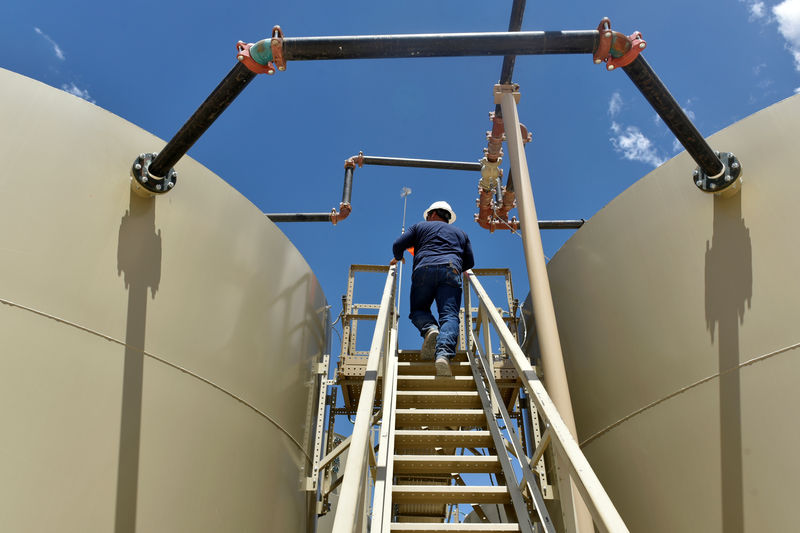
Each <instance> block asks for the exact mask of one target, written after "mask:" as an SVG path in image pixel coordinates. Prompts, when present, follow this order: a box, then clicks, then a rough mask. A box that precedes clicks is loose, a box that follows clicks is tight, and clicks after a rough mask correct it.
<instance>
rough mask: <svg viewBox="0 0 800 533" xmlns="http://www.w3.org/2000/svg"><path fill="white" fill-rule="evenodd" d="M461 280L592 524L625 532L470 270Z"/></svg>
mask: <svg viewBox="0 0 800 533" xmlns="http://www.w3.org/2000/svg"><path fill="white" fill-rule="evenodd" d="M464 279H465V284H464V289H465V291H468V290H470V287H471V288H472V289H473V290H474V291H475V294H476V295H477V296H478V300H479V301H480V302H481V304H482V307H483V311H484V312H486V313H487V314H488V317H489V321H490V322H491V323H492V325H493V326H494V329H495V331H496V332H497V334H498V335H499V337H500V341H501V342H502V343H503V345H504V346H505V348H506V353H508V354H509V359H511V361H512V363H513V364H514V367H515V368H516V370H517V373H518V375H519V377H520V379H521V380H522V384H523V386H524V387H525V390H526V392H527V393H528V395H529V396H530V398H531V400H533V402H534V403H535V404H536V408H537V409H538V410H539V414H540V415H541V416H542V418H543V419H544V421H545V422H546V424H547V425H548V426H549V428H548V431H549V432H550V435H551V439H550V445H551V446H555V450H556V452H558V453H557V454H556V455H558V456H560V457H562V458H563V459H564V461H563V462H564V466H565V467H566V468H567V469H568V470H569V473H570V475H571V477H572V480H573V481H574V482H575V484H576V486H577V488H578V491H579V492H580V494H581V496H582V497H583V500H584V502H585V503H586V505H587V506H588V507H589V512H590V513H591V515H592V518H593V519H594V523H595V525H596V526H597V528H598V529H599V530H600V531H601V532H612V533H618V532H619V533H623V532H627V531H628V528H627V527H626V526H625V522H623V520H622V517H621V516H620V515H619V513H618V512H617V510H616V508H615V507H614V504H613V503H612V502H611V499H610V498H609V497H608V494H607V493H606V491H605V489H604V488H603V486H602V485H601V484H600V480H599V479H598V478H597V476H596V475H595V473H594V471H593V470H592V467H591V466H590V465H589V462H588V461H587V460H586V457H585V456H584V455H583V452H582V451H581V449H580V447H579V446H578V443H577V441H576V440H575V439H574V438H573V437H572V434H571V433H570V431H569V429H568V428H567V426H566V424H565V423H564V421H563V420H562V418H561V415H560V414H559V413H558V410H557V409H556V406H555V404H554V403H553V401H552V400H551V399H550V396H549V395H548V394H547V391H546V390H545V388H544V385H542V382H541V381H540V380H539V378H538V376H537V375H536V372H535V371H534V369H533V367H532V366H531V364H530V362H529V361H528V359H527V357H525V354H524V353H523V352H522V349H521V348H520V347H519V345H518V344H517V342H516V340H515V339H514V336H513V335H512V334H511V331H510V330H509V329H508V326H507V325H506V323H505V322H504V321H503V318H502V317H501V316H500V314H499V313H498V312H497V308H496V307H495V306H494V304H492V301H491V299H489V296H488V294H486V291H485V290H484V289H483V286H482V285H481V283H480V282H479V281H478V279H477V277H476V276H475V275H474V274H472V271H471V270H470V271H467V272H465V273H464ZM540 453H541V450H537V454H540Z"/></svg>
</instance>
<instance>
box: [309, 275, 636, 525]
mask: <svg viewBox="0 0 800 533" xmlns="http://www.w3.org/2000/svg"><path fill="white" fill-rule="evenodd" d="M361 268H364V269H368V270H372V271H388V272H387V278H386V283H385V285H384V291H383V296H382V299H381V303H380V305H378V306H375V305H371V306H367V307H370V308H373V309H374V308H377V309H378V314H377V315H358V313H357V311H358V308H357V307H356V309H353V308H352V275H353V272H352V268H351V278H350V282H349V283H348V298H349V302H350V304H351V305H348V306H347V307H345V310H343V312H344V313H346V315H349V316H350V317H351V318H352V317H353V316H356V315H358V318H359V319H362V320H363V319H367V320H374V321H375V324H376V325H375V330H374V334H373V337H372V343H371V347H370V350H369V352H367V353H362V354H354V357H356V358H363V363H364V365H363V368H362V369H360V370H358V371H355V370H350V371H347V370H345V371H343V372H341V374H342V375H344V376H348V375H353V376H355V375H356V374H360V375H361V376H363V377H362V380H361V381H360V382H358V383H359V386H358V387H357V389H354V390H356V391H357V393H358V397H357V399H356V398H351V400H356V401H357V410H356V420H355V424H354V428H353V434H352V435H351V436H350V437H348V438H347V439H345V440H344V441H343V442H342V443H341V444H340V445H339V446H337V447H336V448H335V449H334V450H331V451H329V452H328V453H327V454H326V455H325V456H324V457H322V458H321V459H319V460H318V461H317V464H315V467H314V470H313V473H314V474H313V475H315V476H316V475H322V476H323V478H324V476H325V471H326V469H328V468H329V466H330V464H331V462H332V461H333V459H334V458H335V457H338V456H339V454H341V453H342V452H343V451H344V450H345V449H348V448H349V450H348V454H349V455H348V459H347V462H346V464H345V469H344V474H343V475H342V476H341V477H339V478H338V479H337V480H336V481H335V482H334V483H331V482H330V479H329V478H328V481H327V482H325V481H323V483H322V486H323V491H322V492H325V491H326V490H327V491H328V492H329V491H330V490H331V487H332V486H334V485H336V486H338V485H341V489H340V490H341V493H340V496H339V500H338V504H337V508H336V514H335V519H334V523H333V531H334V532H337V533H339V532H348V533H349V532H352V531H367V528H368V526H367V524H368V523H369V530H370V531H372V532H379V531H380V532H386V533H388V532H390V531H403V532H420V533H421V532H430V531H484V532H504V531H521V532H530V533H533V532H539V531H548V532H551V531H553V532H554V531H557V530H567V531H573V530H575V526H574V523H572V522H570V520H569V519H568V517H569V515H570V513H571V512H572V509H571V507H572V502H571V496H570V494H571V490H570V489H569V478H571V479H572V480H573V482H575V483H576V485H577V487H578V490H579V491H580V493H581V496H582V497H583V499H584V501H585V502H586V503H587V505H588V507H589V510H590V511H591V513H592V516H593V518H594V522H595V525H596V526H597V528H598V529H599V530H600V531H627V529H626V528H625V525H624V523H623V522H622V520H621V518H620V517H619V515H618V514H617V512H616V510H615V509H614V507H613V505H612V504H611V502H610V500H609V499H608V496H607V495H606V494H605V492H604V491H603V489H602V486H600V483H599V481H598V480H597V478H596V476H595V475H594V473H593V472H592V470H591V467H589V465H588V462H586V459H585V458H584V457H583V455H582V453H581V452H580V449H579V448H578V445H577V443H576V442H575V441H574V439H572V436H571V435H570V434H569V431H568V430H567V429H566V426H564V423H563V421H561V419H560V417H559V416H558V413H557V412H556V410H555V407H554V406H553V404H552V402H551V401H550V399H549V397H548V396H547V393H546V392H545V391H544V388H543V386H542V385H541V382H540V381H539V379H538V377H537V376H536V373H535V371H534V369H533V368H532V367H531V365H530V363H529V362H528V360H527V358H526V357H525V356H524V354H522V350H521V349H520V347H519V344H518V343H517V340H516V338H515V336H514V334H513V333H512V332H511V331H510V330H509V328H508V326H507V324H506V322H508V321H509V316H505V317H504V316H502V315H501V313H500V312H499V311H498V309H497V308H495V307H494V306H493V304H492V302H491V300H490V299H489V297H488V295H487V294H486V292H485V290H484V289H483V287H482V285H481V284H480V282H479V281H478V279H477V277H476V276H475V275H474V274H473V273H472V272H468V273H466V274H465V277H464V280H465V283H464V309H465V310H466V311H465V312H464V318H463V320H462V324H463V332H464V335H463V337H464V341H465V342H463V344H462V347H464V346H465V347H466V348H467V349H466V350H464V351H461V352H459V353H458V354H457V356H456V358H455V359H454V361H453V362H452V364H451V370H452V371H453V377H450V378H445V377H437V376H435V371H434V367H433V362H432V361H420V360H419V352H418V351H399V352H398V350H397V320H396V313H395V305H394V292H395V287H396V283H395V278H396V270H395V267H391V268H388V267H369V266H361ZM507 287H510V278H509V281H508V282H507ZM473 291H474V292H475V294H476V295H477V302H478V305H477V307H475V308H473V307H472V305H471V300H472V292H473ZM511 301H512V297H511V296H510V293H509V304H511ZM353 311H355V312H353ZM475 312H477V317H476V316H475ZM511 318H512V319H513V315H512V316H511ZM490 328H493V329H490ZM353 329H355V328H354V327H353ZM490 331H494V332H495V333H496V334H497V335H498V337H499V340H500V343H501V345H502V347H503V349H502V350H501V352H500V353H498V354H493V353H492V352H493V350H492V339H491V333H490ZM481 341H482V342H481ZM342 342H343V346H345V345H349V344H348V343H349V342H350V341H349V338H348V337H347V336H346V337H345V338H344V339H343V341H342ZM352 348H353V352H355V350H354V348H355V346H354V341H353V345H352ZM351 357H352V356H351ZM359 362H361V361H359ZM340 363H341V362H340ZM343 379H344V380H345V381H346V379H348V378H347V377H345V378H343ZM343 390H345V389H344V387H343ZM521 390H522V391H524V394H525V398H527V399H529V400H530V402H529V403H527V405H528V407H529V409H527V410H526V409H522V407H523V405H526V402H524V401H523V399H522V398H521V397H520V394H519V392H520V391H521ZM344 394H345V396H346V395H347V394H348V393H347V392H346V390H345V392H344ZM350 395H351V396H355V394H354V393H353V390H351V391H350ZM320 403H321V404H322V403H323V402H322V401H321V402H320ZM514 406H519V408H517V409H516V410H514V409H513V408H514ZM333 412H334V408H333V406H331V413H333ZM331 416H332V415H331ZM523 420H524V423H522V422H523ZM540 421H541V422H542V423H543V426H544V427H545V430H544V431H543V432H542V431H540V428H541V426H540V425H539V423H540ZM378 422H380V425H379V426H378V427H377V430H375V429H373V426H374V425H375V424H376V423H378ZM498 422H499V423H498ZM501 424H502V425H501ZM329 425H330V424H329ZM525 426H527V427H528V428H530V433H531V434H532V435H533V438H529V439H527V440H528V442H527V443H526V439H525V433H524V432H522V431H518V430H517V429H518V428H523V427H525ZM318 440H319V439H318ZM376 441H377V447H376V446H375V443H376ZM526 444H527V446H526ZM534 447H535V449H533V450H531V449H530V448H534ZM548 447H549V448H550V453H549V455H550V460H551V461H552V460H553V459H555V461H556V463H558V468H557V469H556V468H551V469H550V470H551V471H552V472H555V471H556V470H557V471H559V472H561V474H562V475H560V476H557V477H558V478H559V479H558V485H559V490H558V492H560V494H561V496H560V507H561V510H562V513H561V514H562V516H563V517H564V518H563V519H562V518H561V516H559V517H557V523H554V522H553V520H552V519H551V517H550V514H549V511H548V507H547V506H546V505H545V499H551V498H552V497H553V487H551V486H550V485H549V483H548V477H547V476H548V473H547V471H546V470H545V467H544V452H545V449H547V448H548ZM376 450H377V452H376ZM459 450H460V451H461V453H457V452H458V451H459ZM481 474H483V476H480V475H481ZM486 474H489V475H491V476H494V479H495V480H496V483H487V482H486V480H487V479H489V478H487V477H486ZM565 474H568V475H565ZM477 477H482V478H483V479H478V480H477V481H476V478H477ZM309 486H311V483H309ZM313 486H314V490H316V488H317V484H316V480H315V481H314V484H313ZM371 486H372V487H374V490H370V487H371ZM309 490H310V489H309ZM463 505H466V506H467V508H469V506H471V507H472V509H474V513H472V515H473V516H471V520H474V522H473V521H471V522H461V521H460V519H459V517H458V516H456V520H455V521H451V518H452V512H451V511H452V509H456V510H459V509H460V507H459V506H463ZM556 508H558V506H556ZM459 513H460V511H459Z"/></svg>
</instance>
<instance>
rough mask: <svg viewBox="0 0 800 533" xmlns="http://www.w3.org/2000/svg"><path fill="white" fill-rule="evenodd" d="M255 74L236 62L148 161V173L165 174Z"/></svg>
mask: <svg viewBox="0 0 800 533" xmlns="http://www.w3.org/2000/svg"><path fill="white" fill-rule="evenodd" d="M255 77H256V75H255V73H253V72H250V71H249V70H248V69H247V67H245V66H244V65H242V64H241V63H237V64H236V66H234V67H233V68H232V69H231V71H230V72H229V73H228V75H227V76H225V78H224V79H223V80H222V81H221V82H220V83H219V85H217V87H216V88H215V89H214V90H213V91H212V92H211V94H210V95H208V98H206V99H205V101H204V102H203V103H202V104H201V105H200V107H198V108H197V111H195V112H194V114H193V115H192V116H191V117H189V120H187V121H186V123H185V124H184V125H183V127H182V128H181V129H180V130H178V133H176V134H175V136H174V137H172V139H171V140H170V141H169V142H168V143H167V145H166V146H165V147H164V148H163V149H162V150H161V151H160V152H159V153H158V155H157V156H156V158H155V159H154V160H153V162H152V163H150V173H151V174H153V175H154V176H158V177H164V176H166V175H167V172H169V169H171V168H172V167H174V166H175V164H176V163H177V162H178V160H180V158H181V157H183V155H184V154H185V153H186V152H188V151H189V148H191V147H192V145H193V144H194V143H195V142H197V139H199V138H200V137H201V136H202V135H203V134H204V133H205V132H206V130H207V129H208V128H209V127H210V126H211V124H213V123H214V121H215V120H217V117H219V116H220V115H221V114H222V112H223V111H225V109H226V108H227V107H228V106H229V105H230V103H231V102H233V101H234V100H235V99H236V97H237V96H239V94H240V93H241V92H242V91H243V90H244V88H245V87H247V84H248V83H250V82H251V81H253V78H255Z"/></svg>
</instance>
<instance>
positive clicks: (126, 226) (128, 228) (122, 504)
mask: <svg viewBox="0 0 800 533" xmlns="http://www.w3.org/2000/svg"><path fill="white" fill-rule="evenodd" d="M155 204H156V202H155V201H154V200H153V199H148V198H140V197H139V196H136V195H135V194H134V193H133V192H131V195H130V204H129V208H128V210H127V211H125V214H124V215H123V216H122V220H121V221H120V226H119V241H118V247H117V274H118V275H122V276H123V279H124V281H125V288H126V289H127V290H128V313H127V323H126V331H125V362H124V370H123V383H122V412H121V417H120V438H119V461H118V472H117V501H116V512H115V521H114V531H115V533H134V532H135V531H136V506H137V493H138V485H139V448H140V437H141V422H142V384H143V368H144V348H145V328H146V323H147V290H148V288H149V289H150V291H151V297H152V298H155V295H156V292H157V291H158V284H159V281H160V280H161V230H160V229H159V230H158V231H156V228H155V213H156V211H155V209H156V208H155Z"/></svg>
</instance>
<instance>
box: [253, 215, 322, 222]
mask: <svg viewBox="0 0 800 533" xmlns="http://www.w3.org/2000/svg"><path fill="white" fill-rule="evenodd" d="M264 214H265V215H267V218H269V219H270V220H271V221H273V222H330V221H331V214H330V213H264Z"/></svg>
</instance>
